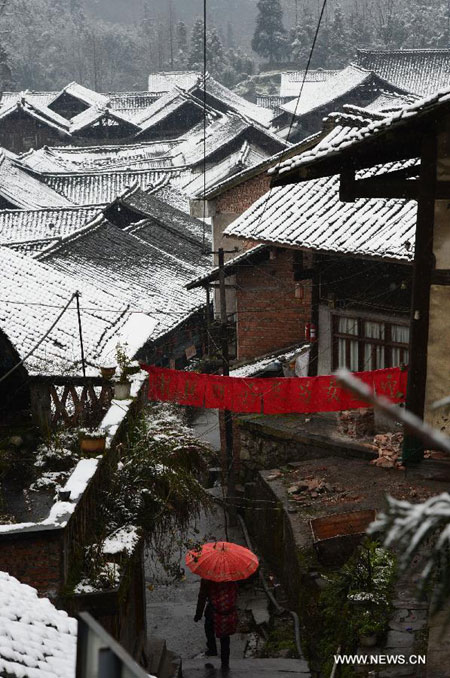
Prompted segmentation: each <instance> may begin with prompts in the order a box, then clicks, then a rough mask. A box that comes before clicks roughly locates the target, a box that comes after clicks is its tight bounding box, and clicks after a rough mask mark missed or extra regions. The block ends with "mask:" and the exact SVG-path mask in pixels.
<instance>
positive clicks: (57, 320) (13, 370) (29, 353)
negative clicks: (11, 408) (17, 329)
mask: <svg viewBox="0 0 450 678" xmlns="http://www.w3.org/2000/svg"><path fill="white" fill-rule="evenodd" d="M75 297H76V292H75V293H74V294H72V296H71V297H70V299H69V301H68V302H67V304H66V305H65V306H64V308H63V310H62V311H61V313H60V314H59V315H58V317H57V318H56V320H55V321H54V322H53V323H52V325H51V326H50V327H49V328H48V330H47V332H46V333H45V334H44V335H43V336H42V337H41V338H40V339H39V341H38V342H37V344H35V345H34V346H33V348H32V349H31V351H29V352H28V353H27V355H26V356H25V357H24V358H22V360H21V361H20V362H18V363H17V365H14V367H11V369H10V370H8V372H6V374H4V375H3V376H2V377H0V383H1V382H2V381H4V380H5V379H7V378H8V377H9V376H10V375H11V374H12V373H13V372H15V371H16V370H17V369H18V368H19V367H21V365H23V364H24V362H25V361H26V360H28V358H30V357H31V356H32V355H33V353H34V352H35V351H36V350H37V349H38V348H39V346H40V345H41V344H42V342H43V341H44V340H45V339H47V337H48V335H49V334H50V332H51V331H52V330H53V328H54V327H55V326H56V325H57V323H58V322H59V321H60V320H61V318H62V317H63V315H64V313H65V312H66V311H67V309H68V307H69V305H70V304H71V303H72V301H73V300H74V299H75Z"/></svg>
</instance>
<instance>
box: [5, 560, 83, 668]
mask: <svg viewBox="0 0 450 678" xmlns="http://www.w3.org/2000/svg"><path fill="white" fill-rule="evenodd" d="M0 638H1V641H0V675H2V676H8V678H62V677H63V676H64V678H74V677H75V661H76V645H77V621H76V620H75V619H73V618H72V617H69V616H68V614H67V612H64V611H63V610H58V609H57V608H56V607H55V606H54V605H53V604H52V603H51V602H50V600H49V599H48V598H39V597H38V594H37V591H36V589H34V588H32V587H31V586H27V585H26V584H21V583H20V582H19V581H18V580H17V579H16V578H15V577H11V576H10V575H9V574H8V573H6V572H0Z"/></svg>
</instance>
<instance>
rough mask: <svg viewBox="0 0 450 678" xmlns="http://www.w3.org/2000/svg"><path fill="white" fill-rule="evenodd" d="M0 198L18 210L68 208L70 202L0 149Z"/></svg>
mask: <svg viewBox="0 0 450 678" xmlns="http://www.w3.org/2000/svg"><path fill="white" fill-rule="evenodd" d="M0 196H1V197H2V198H3V199H4V200H7V201H8V202H9V203H11V204H12V205H15V206H16V207H19V208H25V209H33V208H40V207H68V206H69V205H72V204H73V203H72V201H71V200H70V199H68V198H66V197H64V196H62V195H61V194H59V193H58V192H56V191H54V190H53V189H52V188H51V187H49V186H47V185H46V184H45V183H44V182H43V181H39V179H37V178H36V177H33V176H31V175H30V174H28V172H25V171H24V170H23V169H22V168H21V167H19V166H18V164H17V162H16V161H14V160H13V159H11V157H10V155H9V154H8V153H6V152H4V151H3V150H2V149H0Z"/></svg>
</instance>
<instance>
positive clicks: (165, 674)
mask: <svg viewBox="0 0 450 678" xmlns="http://www.w3.org/2000/svg"><path fill="white" fill-rule="evenodd" d="M147 652H148V656H149V658H150V660H149V673H150V674H151V675H152V676H156V678H178V676H181V659H180V658H179V657H178V656H177V655H176V654H175V653H174V652H171V651H170V650H168V649H167V645H166V641H165V640H163V639H162V638H157V637H156V636H151V637H150V638H149V640H148V644H147Z"/></svg>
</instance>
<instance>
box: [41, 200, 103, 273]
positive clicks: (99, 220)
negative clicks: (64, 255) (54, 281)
mask: <svg viewBox="0 0 450 678" xmlns="http://www.w3.org/2000/svg"><path fill="white" fill-rule="evenodd" d="M104 223H110V222H109V221H108V220H107V218H106V217H105V215H104V214H103V210H101V209H99V214H97V215H96V216H95V217H94V218H93V219H92V220H91V221H89V222H88V223H87V224H85V225H84V226H82V228H80V229H79V230H78V231H75V233H69V235H65V236H64V235H63V236H59V238H60V239H59V241H58V242H57V243H55V245H54V246H53V247H49V248H47V249H46V250H44V252H40V253H39V254H38V255H37V256H36V257H35V258H36V259H38V260H39V261H43V260H45V257H46V256H47V255H49V254H54V252H56V251H57V250H59V249H61V248H62V247H64V246H65V245H67V244H68V243H70V242H74V241H75V240H78V239H79V238H83V237H84V236H85V235H87V234H88V233H90V232H92V231H95V230H96V229H97V228H99V227H100V226H101V225H102V224H104Z"/></svg>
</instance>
